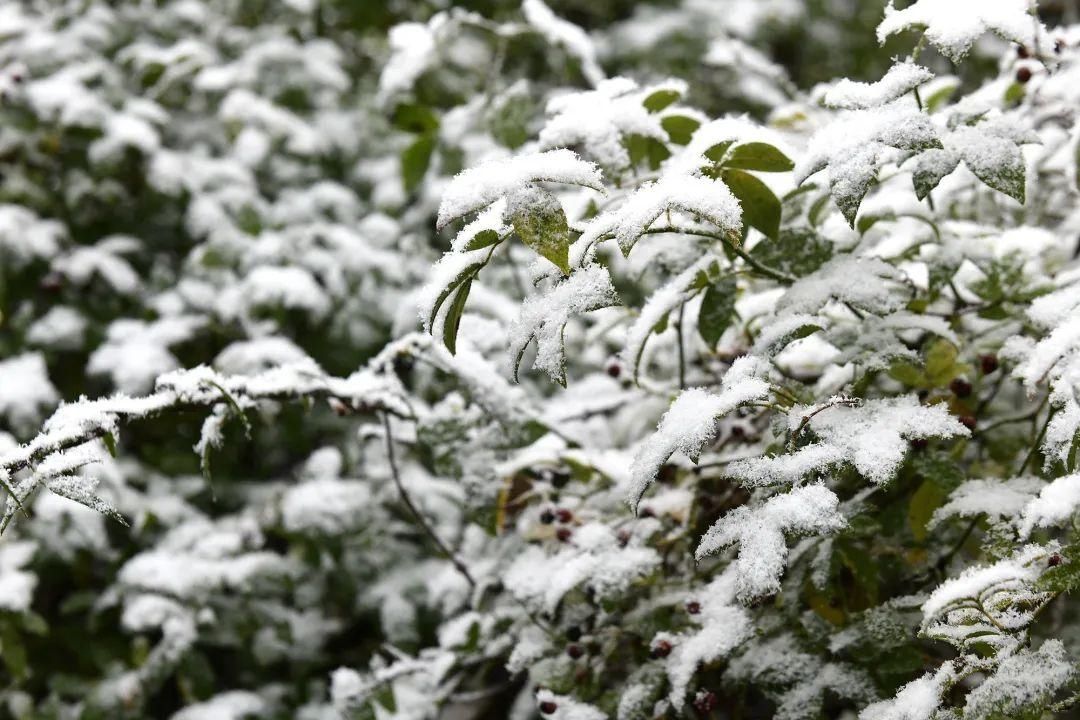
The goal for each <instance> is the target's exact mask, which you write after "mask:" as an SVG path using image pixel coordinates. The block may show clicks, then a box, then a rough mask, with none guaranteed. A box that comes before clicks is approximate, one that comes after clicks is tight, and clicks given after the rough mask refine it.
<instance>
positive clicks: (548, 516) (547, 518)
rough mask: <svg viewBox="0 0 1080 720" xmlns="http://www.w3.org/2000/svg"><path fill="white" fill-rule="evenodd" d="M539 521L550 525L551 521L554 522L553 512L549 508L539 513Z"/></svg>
mask: <svg viewBox="0 0 1080 720" xmlns="http://www.w3.org/2000/svg"><path fill="white" fill-rule="evenodd" d="M540 522H542V523H544V524H545V525H550V524H551V523H553V522H555V513H553V512H551V511H550V510H545V511H544V512H542V513H540Z"/></svg>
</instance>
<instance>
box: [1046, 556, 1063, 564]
mask: <svg viewBox="0 0 1080 720" xmlns="http://www.w3.org/2000/svg"><path fill="white" fill-rule="evenodd" d="M1046 564H1047V565H1049V566H1050V567H1057V566H1058V565H1060V564H1061V555H1059V554H1058V553H1054V554H1053V555H1051V556H1050V559H1049V560H1047V561H1046Z"/></svg>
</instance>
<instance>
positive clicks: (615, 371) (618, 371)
mask: <svg viewBox="0 0 1080 720" xmlns="http://www.w3.org/2000/svg"><path fill="white" fill-rule="evenodd" d="M607 374H608V375H610V376H611V377H613V378H615V379H616V380H618V379H619V376H620V375H622V365H620V364H619V363H617V362H610V363H608V366H607Z"/></svg>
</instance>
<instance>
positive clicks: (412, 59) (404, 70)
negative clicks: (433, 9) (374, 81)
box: [379, 21, 437, 99]
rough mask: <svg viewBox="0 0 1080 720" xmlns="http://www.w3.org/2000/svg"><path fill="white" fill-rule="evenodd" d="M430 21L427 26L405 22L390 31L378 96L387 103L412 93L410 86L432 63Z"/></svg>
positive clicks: (431, 26)
mask: <svg viewBox="0 0 1080 720" xmlns="http://www.w3.org/2000/svg"><path fill="white" fill-rule="evenodd" d="M435 25H436V23H435V22H434V21H432V22H431V23H428V24H427V25H424V24H422V23H415V22H408V23H401V24H399V25H395V26H394V27H392V28H390V34H389V41H390V50H391V55H390V59H389V60H387V61H386V64H385V65H383V69H382V74H381V75H380V76H379V95H380V97H382V98H384V99H388V98H391V97H393V96H394V95H397V94H399V93H403V92H407V91H409V90H411V89H412V86H413V84H414V83H415V82H416V81H417V80H418V79H419V78H420V76H421V75H423V74H424V73H425V72H426V71H427V70H428V68H430V67H431V66H432V65H433V64H434V63H435V61H436V58H437V54H436V45H435V32H434V27H433V26H435Z"/></svg>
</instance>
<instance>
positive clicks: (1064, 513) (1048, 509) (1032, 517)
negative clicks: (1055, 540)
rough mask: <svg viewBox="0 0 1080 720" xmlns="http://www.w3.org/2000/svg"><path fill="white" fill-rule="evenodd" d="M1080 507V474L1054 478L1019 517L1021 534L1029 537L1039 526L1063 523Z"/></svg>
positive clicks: (1026, 506)
mask: <svg viewBox="0 0 1080 720" xmlns="http://www.w3.org/2000/svg"><path fill="white" fill-rule="evenodd" d="M1078 507H1080V474H1074V475H1066V476H1065V477H1059V478H1056V479H1055V480H1052V481H1051V482H1050V484H1049V485H1047V486H1046V487H1044V488H1043V489H1042V492H1040V493H1039V496H1038V497H1037V498H1034V499H1033V500H1031V501H1030V502H1028V503H1027V504H1026V505H1025V506H1024V508H1023V512H1022V514H1021V516H1020V518H1019V526H1020V535H1021V537H1025V538H1026V537H1028V536H1029V535H1031V532H1032V530H1034V529H1035V528H1039V527H1052V526H1055V525H1062V524H1064V523H1066V522H1067V521H1069V520H1071V519H1072V516H1073V515H1074V514H1075V513H1076V510H1077V508H1078Z"/></svg>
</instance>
